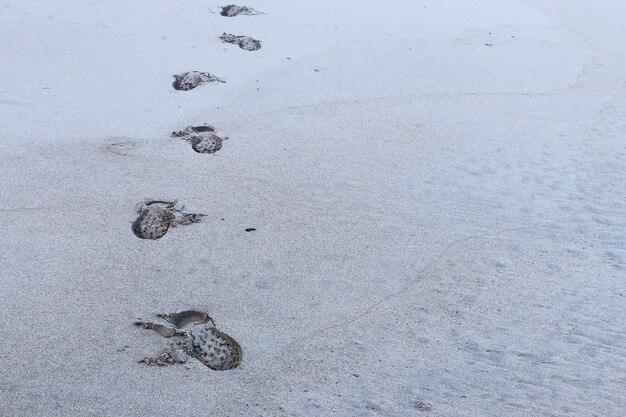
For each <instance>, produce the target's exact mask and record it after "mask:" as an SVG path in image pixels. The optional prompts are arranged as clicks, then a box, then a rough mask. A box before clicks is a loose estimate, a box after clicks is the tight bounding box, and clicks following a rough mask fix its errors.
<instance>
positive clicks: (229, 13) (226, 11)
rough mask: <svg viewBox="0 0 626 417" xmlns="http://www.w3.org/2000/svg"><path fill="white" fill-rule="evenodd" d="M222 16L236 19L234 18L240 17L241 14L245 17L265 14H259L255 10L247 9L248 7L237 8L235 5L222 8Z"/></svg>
mask: <svg viewBox="0 0 626 417" xmlns="http://www.w3.org/2000/svg"><path fill="white" fill-rule="evenodd" d="M220 14H221V15H222V16H226V17H234V16H238V15H240V14H243V15H258V14H263V13H261V12H258V11H256V10H254V9H253V8H251V7H246V6H235V5H234V4H231V5H229V6H222V11H221V12H220Z"/></svg>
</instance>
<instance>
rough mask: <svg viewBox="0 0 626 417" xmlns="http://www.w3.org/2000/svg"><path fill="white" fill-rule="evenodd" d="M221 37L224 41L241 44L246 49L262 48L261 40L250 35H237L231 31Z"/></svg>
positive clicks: (255, 49)
mask: <svg viewBox="0 0 626 417" xmlns="http://www.w3.org/2000/svg"><path fill="white" fill-rule="evenodd" d="M220 39H221V40H222V42H224V43H232V44H234V45H239V47H240V48H241V49H243V50H246V51H257V50H259V49H261V41H258V40H256V39H254V38H251V37H250V36H236V35H233V34H230V33H224V34H222V36H220Z"/></svg>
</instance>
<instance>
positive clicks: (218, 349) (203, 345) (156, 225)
mask: <svg viewBox="0 0 626 417" xmlns="http://www.w3.org/2000/svg"><path fill="white" fill-rule="evenodd" d="M220 14H221V15H222V16H226V17H234V16H238V15H259V14H262V13H261V12H258V11H256V10H254V9H252V8H249V7H246V6H236V5H232V4H231V5H228V6H223V7H222V11H221V12H220ZM220 39H221V40H222V42H225V43H231V44H235V45H238V46H239V47H240V48H241V49H243V50H246V51H256V50H258V49H260V48H261V42H260V41H259V40H257V39H254V38H252V37H249V36H236V35H232V34H228V33H224V34H222V36H220ZM225 82H226V81H225V80H224V79H222V78H220V77H217V76H215V75H213V74H211V73H209V72H200V71H189V72H185V73H182V74H178V75H174V82H173V83H172V86H173V87H174V88H175V89H176V90H181V91H189V90H193V89H194V88H197V87H198V86H200V85H203V84H207V83H225ZM172 137H175V138H180V139H182V140H185V141H187V142H189V143H191V147H192V149H193V150H194V151H196V152H198V153H202V154H214V153H215V152H217V151H219V150H220V149H221V148H222V142H223V141H224V140H225V139H228V138H227V137H222V136H221V135H218V134H217V132H216V130H215V128H213V127H212V126H208V125H203V126H188V127H186V128H185V129H183V130H180V131H176V132H172ZM135 212H136V213H137V218H136V219H135V221H134V222H133V223H132V226H131V230H132V232H133V234H134V235H135V236H137V237H138V238H140V239H148V240H158V239H161V238H162V237H163V236H165V235H166V234H167V232H168V231H169V229H170V228H172V227H177V226H182V225H189V224H193V223H198V222H200V221H202V219H203V218H204V217H205V216H206V215H205V214H200V213H192V212H188V211H186V209H185V205H184V204H182V203H179V202H178V201H177V200H152V199H146V200H144V201H142V202H140V203H138V204H137V205H136V206H135ZM157 317H158V318H159V319H160V322H151V321H143V320H137V321H136V322H135V325H137V326H139V327H142V328H144V329H150V330H154V331H155V332H157V333H158V334H160V335H161V336H163V337H165V338H168V339H169V340H170V342H171V343H170V348H169V349H167V350H166V351H164V352H162V353H160V354H158V355H157V356H151V357H145V358H143V359H142V360H141V361H140V362H143V363H145V364H147V365H157V366H165V365H170V364H174V363H185V362H187V361H188V360H189V358H193V359H197V360H198V361H200V362H201V363H202V364H204V365H205V366H207V367H209V368H211V369H213V370H217V371H225V370H230V369H236V368H238V367H239V366H240V365H241V361H242V358H243V351H242V349H241V346H240V345H239V343H237V341H236V340H235V339H233V338H232V337H230V336H229V335H227V334H225V333H223V332H221V331H219V330H218V329H217V328H216V326H215V323H214V322H213V319H212V318H211V317H210V316H209V315H208V314H207V313H205V312H202V311H196V310H187V311H182V312H179V313H172V314H158V315H157Z"/></svg>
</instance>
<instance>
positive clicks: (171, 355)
mask: <svg viewBox="0 0 626 417" xmlns="http://www.w3.org/2000/svg"><path fill="white" fill-rule="evenodd" d="M157 317H159V318H160V319H162V320H163V321H164V323H152V322H144V321H143V320H137V321H136V322H135V325H136V326H140V327H143V328H144V329H150V330H154V331H155V332H157V333H158V334H160V335H161V336H163V337H166V338H169V339H171V340H172V343H171V346H170V348H169V349H168V350H166V351H165V352H163V353H161V354H160V355H158V356H154V357H146V358H144V359H142V360H140V362H143V363H145V364H147V365H156V366H166V365H171V364H174V363H185V362H187V360H188V359H189V358H190V357H191V358H194V359H197V360H199V361H200V362H202V363H203V364H204V365H206V366H208V367H209V368H211V369H213V370H216V371H226V370H230V369H235V368H238V367H239V365H240V364H241V360H242V356H243V353H242V350H241V346H240V345H239V343H237V341H236V340H235V339H233V338H232V337H230V336H229V335H227V334H225V333H222V332H220V331H219V330H217V328H216V327H215V323H214V322H213V319H212V318H211V317H210V316H209V315H208V314H206V313H204V312H201V311H195V310H188V311H182V312H180V313H174V314H157Z"/></svg>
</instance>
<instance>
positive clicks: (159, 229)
mask: <svg viewBox="0 0 626 417" xmlns="http://www.w3.org/2000/svg"><path fill="white" fill-rule="evenodd" d="M135 211H136V212H137V214H138V215H139V216H138V217H137V219H136V220H135V221H134V222H133V225H132V226H131V230H132V231H133V233H134V234H135V236H137V237H138V238H141V239H152V240H156V239H160V238H162V237H163V236H165V234H166V233H167V231H168V230H169V228H170V227H176V226H179V225H188V224H192V223H198V222H200V221H202V218H203V217H204V216H205V214H198V213H187V212H185V205H184V204H182V203H179V202H178V201H177V200H173V201H159V200H145V201H143V202H141V203H138V204H137V205H136V206H135Z"/></svg>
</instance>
